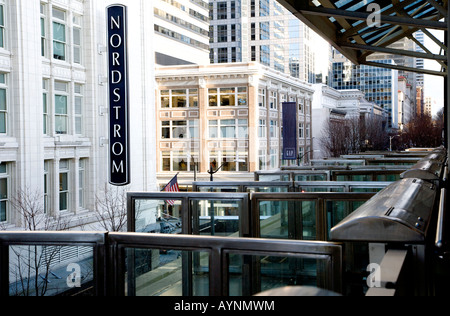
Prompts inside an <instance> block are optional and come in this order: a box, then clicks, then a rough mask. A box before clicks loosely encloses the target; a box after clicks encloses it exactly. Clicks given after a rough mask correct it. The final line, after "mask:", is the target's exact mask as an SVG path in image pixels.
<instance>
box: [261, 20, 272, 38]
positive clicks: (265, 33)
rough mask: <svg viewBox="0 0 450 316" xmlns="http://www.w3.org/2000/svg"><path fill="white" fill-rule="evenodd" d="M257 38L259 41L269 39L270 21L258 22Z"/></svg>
mask: <svg viewBox="0 0 450 316" xmlns="http://www.w3.org/2000/svg"><path fill="white" fill-rule="evenodd" d="M259 39H260V40H261V41H263V40H269V39H270V23H269V22H261V23H259Z"/></svg>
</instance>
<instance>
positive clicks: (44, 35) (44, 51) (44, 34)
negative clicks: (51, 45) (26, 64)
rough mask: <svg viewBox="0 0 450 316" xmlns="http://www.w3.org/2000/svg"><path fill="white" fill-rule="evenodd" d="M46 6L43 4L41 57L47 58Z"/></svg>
mask: <svg viewBox="0 0 450 316" xmlns="http://www.w3.org/2000/svg"><path fill="white" fill-rule="evenodd" d="M45 9H46V5H45V4H42V3H41V56H42V57H47V49H46V46H47V26H46V25H47V17H46V14H45Z"/></svg>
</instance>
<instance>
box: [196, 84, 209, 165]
mask: <svg viewBox="0 0 450 316" xmlns="http://www.w3.org/2000/svg"><path fill="white" fill-rule="evenodd" d="M208 106H209V100H208V88H207V86H206V80H205V79H204V78H200V79H199V89H198V107H199V123H200V124H199V125H200V126H199V137H200V148H199V157H198V163H199V165H198V168H199V170H200V172H203V173H206V172H207V171H208V170H209V168H210V167H209V151H208V138H209V137H207V136H206V135H209V134H208Z"/></svg>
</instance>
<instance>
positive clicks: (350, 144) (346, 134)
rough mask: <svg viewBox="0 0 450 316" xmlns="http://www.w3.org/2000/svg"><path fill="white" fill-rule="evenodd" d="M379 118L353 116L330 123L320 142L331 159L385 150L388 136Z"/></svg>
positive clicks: (324, 130)
mask: <svg viewBox="0 0 450 316" xmlns="http://www.w3.org/2000/svg"><path fill="white" fill-rule="evenodd" d="M384 125H385V124H384V123H383V120H382V119H381V118H379V117H370V118H368V119H362V118H360V117H359V116H351V117H348V118H345V119H341V120H336V119H334V120H330V121H328V122H327V123H326V124H325V126H324V129H323V131H322V135H323V137H322V138H321V140H320V142H321V145H322V148H323V149H324V150H325V151H326V153H327V154H328V156H329V157H340V156H341V155H348V154H354V153H359V152H361V151H362V150H364V149H368V148H370V149H372V150H384V149H385V148H386V144H387V140H388V134H387V131H386V128H385V126H384Z"/></svg>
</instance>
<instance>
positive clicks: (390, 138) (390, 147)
mask: <svg viewBox="0 0 450 316" xmlns="http://www.w3.org/2000/svg"><path fill="white" fill-rule="evenodd" d="M396 137H400V135H396V136H389V151H390V152H392V140H393V139H394V138H396Z"/></svg>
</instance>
